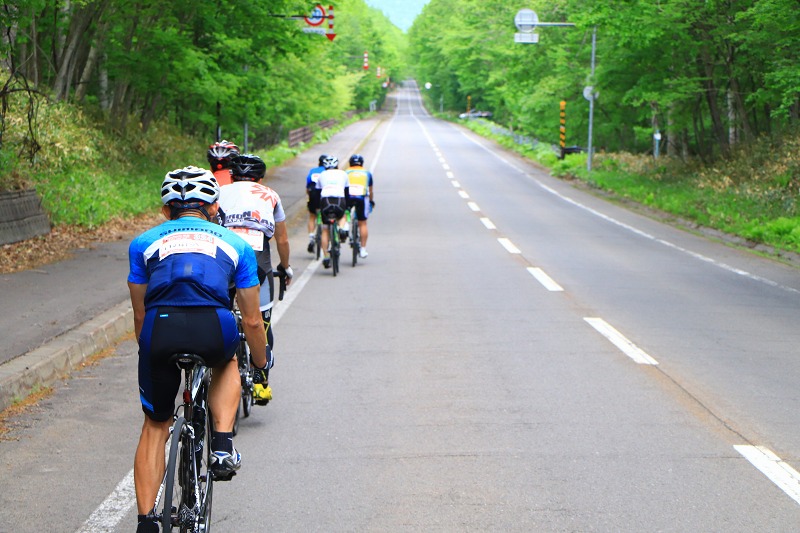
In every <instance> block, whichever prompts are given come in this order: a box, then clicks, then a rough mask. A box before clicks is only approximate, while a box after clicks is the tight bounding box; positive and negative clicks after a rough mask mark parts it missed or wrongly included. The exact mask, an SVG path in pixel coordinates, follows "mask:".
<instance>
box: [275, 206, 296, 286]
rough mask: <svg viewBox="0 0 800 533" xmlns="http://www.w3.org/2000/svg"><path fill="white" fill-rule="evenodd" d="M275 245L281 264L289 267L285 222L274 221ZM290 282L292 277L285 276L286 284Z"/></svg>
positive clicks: (287, 234)
mask: <svg viewBox="0 0 800 533" xmlns="http://www.w3.org/2000/svg"><path fill="white" fill-rule="evenodd" d="M273 236H274V237H275V246H276V247H277V248H278V256H279V257H280V259H281V266H282V267H283V268H289V232H288V231H286V222H276V223H275V234H274V235H273ZM291 282H292V278H290V277H287V278H286V286H287V287H288V286H289V284H290V283H291Z"/></svg>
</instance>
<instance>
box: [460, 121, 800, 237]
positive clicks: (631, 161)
mask: <svg viewBox="0 0 800 533" xmlns="http://www.w3.org/2000/svg"><path fill="white" fill-rule="evenodd" d="M459 123H460V124H462V125H464V126H466V127H468V128H469V129H471V130H473V131H475V132H476V133H478V134H479V135H481V136H483V137H486V138H490V139H492V140H494V141H496V142H498V143H499V144H501V145H503V146H504V147H506V148H509V149H511V150H513V151H515V152H517V153H519V154H521V155H523V156H525V157H528V158H529V159H532V160H534V161H536V162H538V163H539V164H540V165H542V166H544V167H546V168H547V169H549V170H550V172H551V173H552V174H553V175H554V176H558V177H565V178H567V177H568V178H574V179H579V180H581V181H583V182H585V183H587V184H588V185H590V186H592V187H595V188H597V189H600V190H602V191H604V192H606V193H610V194H612V195H613V196H617V197H620V198H625V199H627V200H631V201H633V202H636V203H639V204H642V205H645V206H647V207H650V208H652V209H656V210H659V211H662V212H664V213H668V214H670V215H674V216H676V217H680V218H681V219H685V220H687V221H690V222H692V223H694V224H697V225H699V226H705V227H708V228H712V229H715V230H719V231H722V232H724V233H727V234H730V235H734V236H737V237H740V238H742V239H745V240H747V241H750V242H751V243H753V244H764V245H767V246H771V247H774V248H775V249H777V250H783V251H789V252H794V253H800V134H786V135H784V136H783V137H782V138H774V137H773V138H762V139H758V140H757V141H755V142H754V143H752V144H750V145H748V146H745V147H742V148H741V149H739V150H738V151H737V152H736V153H735V154H734V155H733V157H731V159H729V160H724V161H723V160H720V161H716V162H714V164H713V166H710V165H702V164H700V163H698V162H689V163H685V162H683V161H681V160H678V159H671V158H668V157H660V158H659V159H657V160H656V159H654V158H653V157H652V156H649V155H634V154H627V153H614V154H606V153H600V154H595V157H594V159H593V160H592V171H591V172H589V171H587V169H586V163H587V154H585V153H579V154H570V155H567V156H566V157H565V159H564V160H560V159H558V157H557V156H556V154H555V152H554V151H553V149H552V147H551V146H549V145H545V144H544V143H540V144H539V145H537V147H536V148H531V147H530V146H525V145H517V144H516V143H515V142H514V140H513V139H512V138H510V137H508V136H504V135H498V134H494V133H492V129H491V127H489V125H488V124H487V123H485V122H483V121H479V120H467V121H459Z"/></svg>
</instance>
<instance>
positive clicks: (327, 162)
mask: <svg viewBox="0 0 800 533" xmlns="http://www.w3.org/2000/svg"><path fill="white" fill-rule="evenodd" d="M322 166H323V167H325V170H330V169H332V168H339V158H337V157H336V156H335V155H327V156H325V159H323V160H322Z"/></svg>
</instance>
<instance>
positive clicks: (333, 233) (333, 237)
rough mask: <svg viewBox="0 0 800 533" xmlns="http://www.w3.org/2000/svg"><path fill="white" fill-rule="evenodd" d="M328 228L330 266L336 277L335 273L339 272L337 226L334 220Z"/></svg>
mask: <svg viewBox="0 0 800 533" xmlns="http://www.w3.org/2000/svg"><path fill="white" fill-rule="evenodd" d="M328 228H329V231H330V234H329V239H330V243H331V266H332V267H333V276H334V277H336V274H338V273H339V226H337V225H336V222H335V221H334V222H333V223H332V224H330V225H329V226H328Z"/></svg>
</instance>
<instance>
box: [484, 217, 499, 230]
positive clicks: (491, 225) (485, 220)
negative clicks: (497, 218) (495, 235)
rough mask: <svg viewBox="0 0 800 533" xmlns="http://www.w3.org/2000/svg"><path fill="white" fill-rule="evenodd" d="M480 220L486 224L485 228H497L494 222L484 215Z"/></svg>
mask: <svg viewBox="0 0 800 533" xmlns="http://www.w3.org/2000/svg"><path fill="white" fill-rule="evenodd" d="M481 222H482V223H483V225H484V226H486V229H497V226H495V225H494V222H492V221H491V220H489V219H488V218H486V217H481Z"/></svg>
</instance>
